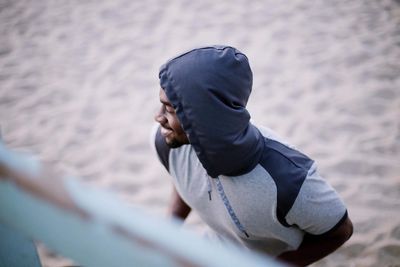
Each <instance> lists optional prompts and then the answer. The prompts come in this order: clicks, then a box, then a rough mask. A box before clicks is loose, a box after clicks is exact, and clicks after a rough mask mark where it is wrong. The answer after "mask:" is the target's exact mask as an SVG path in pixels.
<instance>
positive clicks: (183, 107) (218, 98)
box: [156, 46, 263, 177]
mask: <svg viewBox="0 0 400 267" xmlns="http://www.w3.org/2000/svg"><path fill="white" fill-rule="evenodd" d="M159 78H160V86H161V88H162V89H161V91H160V100H161V102H162V103H163V105H162V107H161V111H160V112H159V114H158V115H157V116H156V121H157V122H159V123H160V124H161V128H160V132H161V133H162V135H163V136H164V137H165V141H166V142H167V144H168V145H169V146H170V147H178V146H181V145H183V144H187V143H190V145H191V146H192V147H193V149H194V150H195V152H196V154H197V156H198V158H199V160H200V162H201V163H202V165H203V167H204V168H205V169H206V170H207V173H208V174H209V175H210V176H211V177H216V176H217V175H219V174H224V175H239V174H242V173H245V172H246V171H248V170H250V169H251V168H253V167H254V166H253V165H254V163H255V162H257V159H258V158H259V157H260V156H261V154H262V149H263V139H262V137H261V134H260V133H259V132H258V130H257V129H256V128H255V127H254V126H252V125H251V123H250V114H249V112H248V111H247V109H246V104H247V101H248V98H249V96H250V93H251V89H252V83H253V75H252V72H251V69H250V65H249V62H248V59H247V57H246V56H245V55H244V54H243V53H242V52H240V51H239V50H237V49H236V48H233V47H230V46H208V47H202V48H197V49H193V50H191V51H189V52H186V53H183V54H181V55H178V56H177V57H175V58H173V59H171V60H169V61H168V62H167V63H166V64H164V65H163V66H161V68H160V72H159Z"/></svg>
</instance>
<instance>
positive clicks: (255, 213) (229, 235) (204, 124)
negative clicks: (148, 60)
mask: <svg viewBox="0 0 400 267" xmlns="http://www.w3.org/2000/svg"><path fill="white" fill-rule="evenodd" d="M159 78H160V85H161V88H162V89H163V90H164V91H165V93H166V95H167V97H168V99H169V101H170V102H171V104H172V105H173V107H174V109H175V112H176V114H177V116H178V119H179V121H180V123H181V125H182V128H183V130H184V131H185V133H186V134H187V136H188V139H189V142H190V144H186V145H182V146H181V147H178V148H174V149H170V148H169V147H168V146H167V145H166V142H165V139H164V138H163V137H162V135H161V134H160V129H159V128H158V129H155V131H154V137H153V138H154V139H153V140H154V141H155V143H154V144H155V148H156V151H157V154H158V156H159V159H160V161H161V162H162V163H163V165H164V166H165V167H166V169H167V170H168V172H169V173H170V174H171V176H172V178H173V182H174V184H175V188H176V190H177V192H178V193H179V195H180V196H181V198H182V199H183V200H184V201H185V202H186V203H187V204H188V205H189V206H190V207H191V208H192V209H193V210H194V211H196V212H197V214H198V215H199V216H200V218H202V220H203V221H204V222H205V223H206V224H207V225H208V226H209V227H210V228H211V229H212V230H213V231H212V233H213V234H212V235H213V236H215V237H216V238H217V239H218V240H231V241H234V242H235V243H238V244H242V245H243V246H244V247H247V248H250V249H256V250H261V251H264V252H267V253H269V254H271V255H279V254H280V253H282V252H284V251H288V250H293V249H296V248H298V246H299V245H300V244H301V242H302V239H303V236H304V233H305V232H308V233H311V234H316V235H317V234H322V233H325V232H327V231H329V230H330V229H333V228H335V227H336V225H338V224H340V223H341V222H342V221H343V220H344V219H345V218H346V216H347V212H346V208H345V206H344V204H343V202H342V201H341V199H340V198H339V196H338V195H337V194H336V192H335V191H334V189H333V188H332V187H330V185H329V184H327V183H326V182H325V181H324V180H323V179H322V178H321V177H320V176H319V174H318V172H317V167H316V164H315V163H314V161H312V160H311V159H310V158H308V157H307V156H305V155H304V154H302V153H300V152H299V151H297V150H295V149H294V148H293V147H290V146H289V145H287V144H285V142H282V141H281V139H280V138H279V137H277V136H276V135H274V133H273V132H272V131H271V130H269V129H267V128H264V127H256V126H255V125H253V124H252V123H250V115H249V112H248V111H247V109H246V104H247V101H248V99H249V95H250V93H251V89H252V72H251V69H250V66H249V62H248V59H247V57H246V56H245V55H244V54H243V53H241V52H240V51H238V50H237V49H235V48H233V47H230V46H209V47H203V48H198V49H194V50H191V51H189V52H187V53H184V54H182V55H179V56H177V57H175V58H173V59H171V60H169V61H168V62H167V63H166V64H165V65H163V66H162V67H161V68H160V72H159ZM210 177H212V178H214V179H211V178H210Z"/></svg>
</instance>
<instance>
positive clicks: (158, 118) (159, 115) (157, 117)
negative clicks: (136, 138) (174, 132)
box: [154, 108, 166, 123]
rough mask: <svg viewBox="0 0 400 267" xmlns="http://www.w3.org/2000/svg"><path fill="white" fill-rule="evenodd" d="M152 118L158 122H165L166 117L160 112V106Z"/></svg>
mask: <svg viewBox="0 0 400 267" xmlns="http://www.w3.org/2000/svg"><path fill="white" fill-rule="evenodd" d="M154 120H155V121H156V122H158V123H163V122H165V120H166V118H165V116H164V114H163V112H162V108H160V110H159V111H158V112H157V113H156V115H154Z"/></svg>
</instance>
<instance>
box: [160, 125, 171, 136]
mask: <svg viewBox="0 0 400 267" xmlns="http://www.w3.org/2000/svg"><path fill="white" fill-rule="evenodd" d="M172 132H173V131H172V129H168V128H165V127H163V126H161V135H162V136H164V137H167V136H168V135H170V134H171V133H172Z"/></svg>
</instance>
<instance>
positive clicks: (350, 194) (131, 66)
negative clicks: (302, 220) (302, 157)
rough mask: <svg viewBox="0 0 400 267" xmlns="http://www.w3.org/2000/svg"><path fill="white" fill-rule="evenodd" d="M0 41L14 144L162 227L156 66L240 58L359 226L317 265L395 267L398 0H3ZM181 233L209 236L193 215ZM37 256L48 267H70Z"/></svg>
mask: <svg viewBox="0 0 400 267" xmlns="http://www.w3.org/2000/svg"><path fill="white" fill-rule="evenodd" d="M0 36H1V37H0V38H1V41H0V129H1V134H2V138H3V140H4V141H5V142H6V143H7V144H8V145H9V147H11V148H14V149H17V150H19V151H31V152H33V153H34V154H36V155H38V157H40V159H42V160H44V161H47V162H51V163H52V164H54V166H56V168H58V169H60V170H62V171H64V172H65V173H68V174H70V175H71V176H79V177H82V178H80V179H83V180H84V181H86V182H88V183H90V184H93V185H94V186H97V187H101V188H106V189H107V190H112V191H114V192H116V194H117V195H118V197H120V198H121V199H122V200H123V201H125V202H127V203H129V204H131V205H132V206H139V207H143V208H145V209H146V210H148V211H149V212H151V213H155V214H159V215H160V216H164V215H165V213H166V207H167V203H168V199H169V195H170V192H171V182H170V178H169V177H168V174H167V173H166V171H165V170H164V169H163V168H162V166H161V164H159V162H158V160H157V158H156V156H155V155H154V153H153V152H152V150H151V149H150V146H149V132H150V130H151V127H152V125H153V115H154V113H155V112H156V110H157V109H158V107H159V102H158V89H159V85H158V68H159V66H160V65H161V64H163V63H164V62H165V60H167V59H168V58H169V57H172V56H174V55H175V54H176V53H179V52H182V51H184V50H186V49H190V48H192V47H197V46H202V45H210V44H229V45H232V46H235V47H237V48H238V49H240V50H241V51H243V52H244V53H245V54H247V55H248V57H249V60H250V64H251V66H252V70H253V74H254V86H253V94H252V96H251V98H250V101H249V105H248V109H249V111H250V112H251V114H252V118H253V120H254V121H255V122H257V123H259V124H262V125H265V126H268V127H270V128H272V129H274V130H275V131H276V132H277V133H279V134H280V135H281V136H283V137H284V138H286V139H287V140H289V141H290V142H291V143H292V144H294V145H295V146H296V147H297V148H299V149H300V150H301V151H303V152H304V153H306V154H308V155H309V156H310V157H312V158H313V159H315V160H316V161H317V162H318V164H319V170H320V172H321V173H322V174H323V176H324V177H325V178H326V179H327V180H328V181H329V182H330V183H331V184H332V185H333V186H334V187H335V188H336V190H337V191H338V192H339V193H340V195H341V196H342V197H343V199H344V201H345V203H346V204H347V206H348V209H349V214H350V217H351V219H352V221H353V222H354V226H355V232H354V235H353V237H352V238H351V240H350V241H349V242H348V243H346V244H345V245H344V246H343V247H342V248H340V249H339V250H338V251H337V252H335V253H334V254H332V255H330V256H328V257H327V258H326V259H323V260H322V261H320V262H318V263H316V264H314V266H392V267H394V266H400V215H399V214H400V213H399V211H400V75H399V73H400V41H399V40H400V37H399V36H400V3H399V1H394V0H392V1H389V0H370V1H367V0H364V1H362V0H353V1H349V0H348V1H347V0H332V1H306V0H297V1H285V2H279V1H268V0H267V1H245V0H237V1H210V0H206V1H185V0H176V1H167V0H164V1H155V0H153V1H124V0H115V1H50V0H45V1H35V0H27V1H22V0H16V1H12V0H0ZM71 179H73V178H71ZM43 219H45V218H43ZM187 227H189V228H193V229H194V231H199V232H201V230H202V229H203V228H204V225H203V224H202V222H201V221H200V220H199V219H198V218H197V217H196V216H195V215H191V217H190V218H189V221H188V224H187ZM39 248H40V256H41V260H42V263H43V266H49V267H53V266H65V265H67V264H70V263H69V260H67V259H64V258H62V257H59V256H57V255H56V254H55V253H53V252H50V251H48V250H47V249H45V248H44V247H43V245H39Z"/></svg>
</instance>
